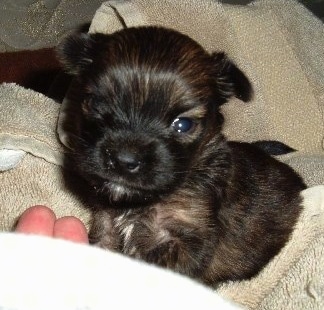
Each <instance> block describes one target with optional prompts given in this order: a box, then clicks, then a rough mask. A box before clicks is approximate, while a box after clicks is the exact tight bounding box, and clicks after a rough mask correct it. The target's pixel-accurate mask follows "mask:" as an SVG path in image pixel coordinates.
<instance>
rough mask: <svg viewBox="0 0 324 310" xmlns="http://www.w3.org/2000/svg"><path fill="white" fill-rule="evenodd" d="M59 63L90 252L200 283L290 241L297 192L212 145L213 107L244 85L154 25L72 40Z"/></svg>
mask: <svg viewBox="0 0 324 310" xmlns="http://www.w3.org/2000/svg"><path fill="white" fill-rule="evenodd" d="M59 54H60V57H61V59H62V62H63V63H64V64H65V66H66V67H67V69H68V70H69V71H70V72H72V73H73V74H75V75H76V76H77V79H76V82H75V83H76V84H75V88H74V90H75V91H74V93H73V94H71V98H70V99H71V100H72V102H73V103H74V106H73V107H72V110H73V111H74V112H73V113H71V117H70V118H68V120H67V123H66V126H67V128H69V130H70V143H71V146H72V148H73V150H72V152H71V154H70V155H71V156H67V167H68V166H69V167H71V166H72V167H73V169H74V170H75V172H76V174H77V175H78V176H79V177H80V180H79V182H80V183H82V182H84V185H85V187H84V194H85V196H87V198H88V199H89V202H90V203H91V204H92V206H93V215H94V216H93V225H92V228H91V232H90V238H91V241H92V243H94V244H96V245H98V246H100V247H103V248H107V249H111V250H115V251H118V252H121V253H124V254H126V255H128V256H131V257H134V258H137V259H141V260H144V261H146V262H148V263H152V264H157V265H159V266H162V267H166V268H169V269H172V270H175V271H177V272H180V273H182V274H186V275H188V276H190V277H193V278H195V279H197V280H199V281H201V282H204V283H207V284H209V285H215V284H217V283H218V282H219V281H223V280H229V279H231V280H235V279H243V278H249V277H251V276H253V275H255V274H256V273H258V272H259V271H260V270H261V269H262V268H263V266H264V265H265V264H267V263H268V262H269V260H270V259H271V258H272V257H273V256H274V255H276V254H277V253H278V251H279V250H280V249H281V248H282V247H283V246H284V245H285V243H286V242H287V240H288V239H289V236H290V233H291V231H292V229H293V227H294V225H295V223H296V221H297V218H298V216H299V213H300V210H301V208H300V203H301V198H300V195H299V193H300V191H301V190H302V189H304V188H305V185H304V183H303V181H302V180H301V178H300V177H299V176H298V175H297V174H296V173H295V172H294V171H293V170H292V169H291V168H290V167H288V166H287V165H285V164H283V163H281V162H279V161H277V160H275V159H274V158H272V157H270V156H269V155H268V154H266V153H265V152H263V151H262V150H261V149H260V148H258V147H256V146H254V145H250V144H247V143H239V142H227V141H226V139H225V138H224V136H223V135H222V133H221V128H222V123H223V117H222V115H221V113H220V111H219V107H220V106H221V105H222V104H224V103H225V102H226V101H227V100H228V99H229V98H230V97H231V96H236V97H238V98H240V99H242V100H243V101H248V100H249V98H250V97H251V85H250V83H249V81H248V79H247V78H246V77H245V75H244V74H243V73H242V72H241V71H240V70H239V69H238V68H237V67H236V66H235V64H233V63H232V62H231V61H230V60H229V59H228V58H227V57H226V56H225V55H224V53H213V54H208V53H207V52H206V51H204V50H203V48H202V47H201V46H200V45H199V44H198V43H196V42H195V41H193V40H192V39H190V38H189V37H187V36H185V35H183V34H180V33H178V32H176V31H172V30H168V29H164V28H158V27H142V28H129V29H126V30H123V31H120V32H117V33H115V34H112V35H101V34H94V35H84V34H83V35H73V36H72V37H69V38H68V39H67V40H66V41H64V42H63V43H62V45H61V46H60V48H59ZM238 117H239V116H238Z"/></svg>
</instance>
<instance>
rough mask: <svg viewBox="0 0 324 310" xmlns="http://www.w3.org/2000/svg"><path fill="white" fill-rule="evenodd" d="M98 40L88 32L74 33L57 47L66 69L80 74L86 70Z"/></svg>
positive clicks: (71, 72)
mask: <svg viewBox="0 0 324 310" xmlns="http://www.w3.org/2000/svg"><path fill="white" fill-rule="evenodd" d="M95 45H96V41H95V39H94V38H93V36H91V35H89V34H87V33H74V34H72V35H70V36H68V37H66V38H65V39H64V40H63V41H62V42H61V43H60V44H59V45H58V47H57V49H56V51H57V55H58V58H59V60H60V61H61V63H62V64H63V65H64V67H65V69H66V71H67V72H68V73H70V74H73V75H78V74H79V73H81V72H82V71H83V70H85V69H86V68H87V67H88V66H89V65H90V64H91V63H92V62H93V57H94V51H95Z"/></svg>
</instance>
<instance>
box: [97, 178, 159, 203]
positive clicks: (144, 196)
mask: <svg viewBox="0 0 324 310" xmlns="http://www.w3.org/2000/svg"><path fill="white" fill-rule="evenodd" d="M94 190H95V191H96V193H97V194H99V195H103V196H106V197H108V198H109V200H110V202H144V201H150V200H152V198H153V195H152V193H150V191H149V190H145V189H142V188H138V187H133V186H129V185H125V184H122V183H119V182H115V181H105V182H103V183H102V185H101V186H100V187H98V186H94Z"/></svg>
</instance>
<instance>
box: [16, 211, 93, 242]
mask: <svg viewBox="0 0 324 310" xmlns="http://www.w3.org/2000/svg"><path fill="white" fill-rule="evenodd" d="M15 231H16V232H19V233H24V234H36V235H43V236H48V237H53V238H60V239H66V240H70V241H74V242H78V243H89V240H88V234H87V230H86V228H85V226H84V224H83V223H82V222H81V220H79V219H78V218H76V217H74V216H65V217H62V218H59V219H57V218H56V215H55V213H54V212H53V211H52V210H51V209H50V208H48V207H45V206H33V207H30V208H28V209H27V210H26V211H24V212H23V214H22V215H21V216H20V218H19V220H18V224H17V226H16V228H15Z"/></svg>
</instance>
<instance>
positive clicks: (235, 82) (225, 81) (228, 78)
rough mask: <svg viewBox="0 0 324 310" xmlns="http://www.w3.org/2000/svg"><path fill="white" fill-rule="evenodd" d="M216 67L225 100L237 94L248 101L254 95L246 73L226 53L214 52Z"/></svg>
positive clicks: (218, 82) (221, 92)
mask: <svg viewBox="0 0 324 310" xmlns="http://www.w3.org/2000/svg"><path fill="white" fill-rule="evenodd" d="M211 56H212V58H213V62H214V68H215V71H216V77H217V81H216V82H217V86H218V88H219V93H220V95H221V96H222V97H224V99H225V100H227V99H228V98H230V97H232V96H235V97H237V98H238V99H240V100H242V101H244V102H247V101H249V100H251V98H252V96H253V90H252V86H251V83H250V81H249V79H248V78H247V77H246V75H245V74H244V73H243V72H242V71H241V70H240V69H239V68H238V67H237V66H236V65H235V64H234V63H233V62H232V61H231V60H229V59H228V57H227V56H226V55H225V54H224V53H213V54H212V55H211Z"/></svg>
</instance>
